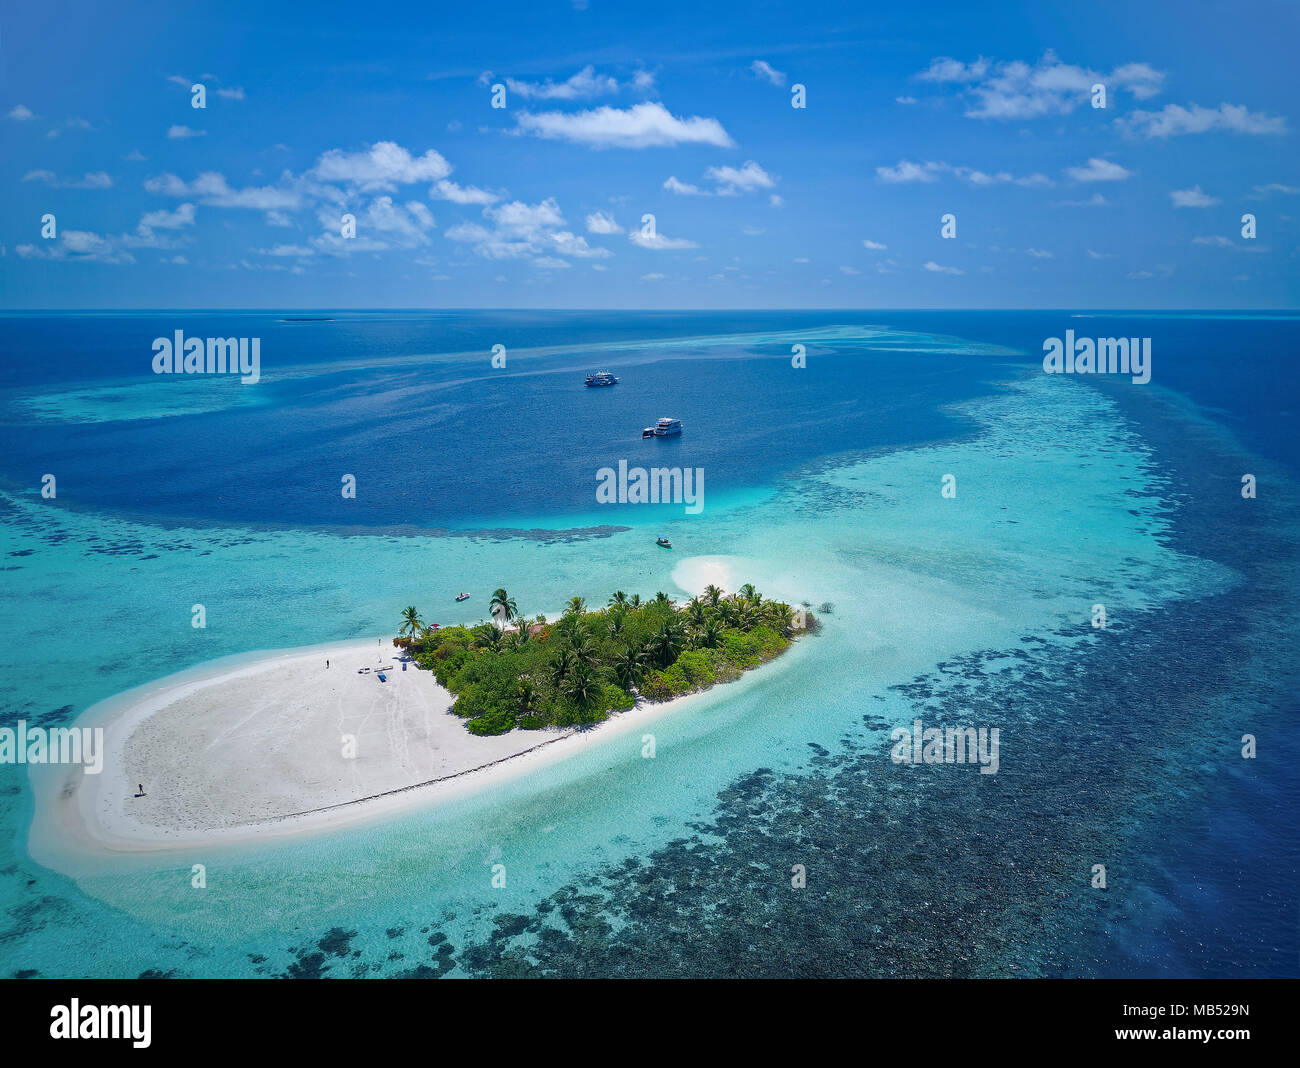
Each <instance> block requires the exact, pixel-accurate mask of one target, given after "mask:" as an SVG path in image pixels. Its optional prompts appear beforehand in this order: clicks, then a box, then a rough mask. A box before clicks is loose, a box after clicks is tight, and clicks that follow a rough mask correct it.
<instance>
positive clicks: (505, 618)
mask: <svg viewBox="0 0 1300 1068" xmlns="http://www.w3.org/2000/svg"><path fill="white" fill-rule="evenodd" d="M488 608H489V610H490V611H491V612H492V618H493V619H495V620H497V621H498V622H500V623H509V622H510V621H511V620H512V619H514V618H515V616H517V615H518V614H519V608H518V607H517V606H516V605H515V599H514V598H513V597H511V596H510V595H509V594H508V593H506V591H505V589H504V588H503V589H499V590H497V591H496V592H495V593H494V594H492V600H491V601H490V602H489V603H488Z"/></svg>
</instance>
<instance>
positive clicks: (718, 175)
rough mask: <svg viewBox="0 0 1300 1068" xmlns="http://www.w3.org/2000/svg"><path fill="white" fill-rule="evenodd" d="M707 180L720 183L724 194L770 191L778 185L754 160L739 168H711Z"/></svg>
mask: <svg viewBox="0 0 1300 1068" xmlns="http://www.w3.org/2000/svg"><path fill="white" fill-rule="evenodd" d="M704 176H705V177H706V178H709V179H711V180H712V181H714V182H717V183H718V186H719V192H720V193H723V194H727V193H732V192H736V191H742V192H749V191H751V190H754V189H770V188H772V186H773V185H775V184H776V179H775V178H773V177H772V176H771V175H770V174H768V173H767V171H765V170H763V168H762V167H760V166H759V165H758V164H757V163H755V162H754V161H753V160H752V159H751V160H746V161H745V162H744V164H742V165H741V166H740V167H739V168H737V167H726V166H723V167H710V168H709V169H708V170H707V171H705V172H704Z"/></svg>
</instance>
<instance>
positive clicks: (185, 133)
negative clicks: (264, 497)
mask: <svg viewBox="0 0 1300 1068" xmlns="http://www.w3.org/2000/svg"><path fill="white" fill-rule="evenodd" d="M207 134H208V132H207V130H191V129H190V128H189V127H188V126H169V127H167V136H168V137H170V138H171V139H172V140H173V141H178V140H179V141H183V140H185V139H187V138H190V137H206V136H207Z"/></svg>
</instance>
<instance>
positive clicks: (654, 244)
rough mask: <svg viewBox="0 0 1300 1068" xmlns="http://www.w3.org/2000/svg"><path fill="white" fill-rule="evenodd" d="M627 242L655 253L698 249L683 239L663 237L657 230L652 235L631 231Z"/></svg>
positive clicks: (691, 242) (695, 245)
mask: <svg viewBox="0 0 1300 1068" xmlns="http://www.w3.org/2000/svg"><path fill="white" fill-rule="evenodd" d="M627 237H628V240H629V241H631V242H632V244H634V245H639V246H640V247H641V248H648V249H653V250H654V251H656V252H661V251H668V250H671V249H680V248H699V246H698V245H697V244H696V243H695V242H694V241H688V240H687V239H686V238H684V237H665V236H664V235H663V234H661V233H659V231H658V230H655V231H653V232H652V233H649V234H646V233H642V232H641V231H640V230H631V231H629V232H628V235H627Z"/></svg>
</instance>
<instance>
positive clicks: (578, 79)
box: [506, 66, 618, 100]
mask: <svg viewBox="0 0 1300 1068" xmlns="http://www.w3.org/2000/svg"><path fill="white" fill-rule="evenodd" d="M506 88H507V89H509V90H510V92H512V93H514V94H515V95H516V96H522V97H523V98H524V99H525V100H528V99H535V100H577V99H579V98H581V97H589V96H602V95H604V94H606V93H617V92H618V79H617V78H612V77H610V76H609V75H597V74H596V68H595V67H592V66H586V67H583V68H582V70H580V71H578V73H577V74H575V75H573V77H571V78H569V79H568V80H566V81H563V82H559V83H556V82H553V81H551V79H550V78H547V79H546V81H545V82H525V81H519V80H517V79H515V78H507V79H506Z"/></svg>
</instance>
